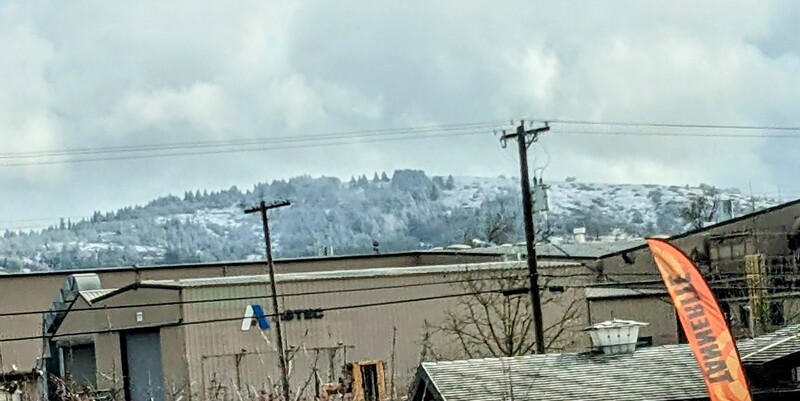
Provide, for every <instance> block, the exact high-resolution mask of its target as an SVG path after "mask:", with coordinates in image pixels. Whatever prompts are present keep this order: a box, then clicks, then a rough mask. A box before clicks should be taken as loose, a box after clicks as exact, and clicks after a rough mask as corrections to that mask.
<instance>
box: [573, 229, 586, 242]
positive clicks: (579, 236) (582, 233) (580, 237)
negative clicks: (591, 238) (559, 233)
mask: <svg viewBox="0 0 800 401" xmlns="http://www.w3.org/2000/svg"><path fill="white" fill-rule="evenodd" d="M572 234H574V235H575V242H577V243H582V242H586V227H578V228H576V229H574V230H572Z"/></svg>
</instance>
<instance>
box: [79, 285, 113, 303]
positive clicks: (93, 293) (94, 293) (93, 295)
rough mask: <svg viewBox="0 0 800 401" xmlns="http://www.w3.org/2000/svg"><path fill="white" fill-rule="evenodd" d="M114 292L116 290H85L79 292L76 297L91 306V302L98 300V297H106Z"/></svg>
mask: <svg viewBox="0 0 800 401" xmlns="http://www.w3.org/2000/svg"><path fill="white" fill-rule="evenodd" d="M116 290H117V289H116V288H105V289H100V290H86V291H79V292H78V295H80V296H81V297H83V299H85V300H86V302H88V303H90V304H91V303H92V301H94V300H95V299H97V298H100V297H102V296H104V295H108V294H110V293H112V292H114V291H116Z"/></svg>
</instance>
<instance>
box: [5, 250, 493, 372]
mask: <svg viewBox="0 0 800 401" xmlns="http://www.w3.org/2000/svg"><path fill="white" fill-rule="evenodd" d="M502 259H503V256H502V255H499V254H497V253H470V254H468V255H466V254H462V253H460V252H457V251H452V250H446V251H440V252H427V251H415V252H403V253H384V254H376V255H342V256H326V257H313V258H296V259H279V260H276V262H275V268H276V271H278V272H308V271H328V270H351V269H352V270H357V269H365V268H376V267H415V266H427V265H440V264H457V263H481V262H492V261H499V260H502ZM265 269H266V263H265V262H264V261H263V260H256V261H236V262H215V263H197V264H182V265H156V266H138V267H132V266H122V267H115V268H103V269H90V270H89V269H86V270H66V271H64V270H62V271H52V272H40V273H19V274H0V382H3V377H5V375H10V376H9V377H16V376H15V375H17V374H20V373H26V374H31V373H33V372H34V371H35V368H36V366H37V359H39V358H40V357H41V355H42V341H41V339H39V338H32V339H27V340H19V338H30V337H37V336H41V334H42V312H43V311H46V310H47V309H48V308H50V306H51V304H52V303H53V294H56V293H57V292H58V291H60V290H61V288H62V286H63V284H64V282H65V281H66V280H67V278H68V277H70V276H71V275H73V274H83V273H92V274H96V275H98V277H99V278H100V280H101V281H102V283H103V286H106V287H109V288H120V287H124V286H127V285H130V284H132V283H135V282H136V281H141V280H174V279H182V278H201V277H227V276H244V275H252V274H263V273H264V272H265ZM29 376H30V375H29Z"/></svg>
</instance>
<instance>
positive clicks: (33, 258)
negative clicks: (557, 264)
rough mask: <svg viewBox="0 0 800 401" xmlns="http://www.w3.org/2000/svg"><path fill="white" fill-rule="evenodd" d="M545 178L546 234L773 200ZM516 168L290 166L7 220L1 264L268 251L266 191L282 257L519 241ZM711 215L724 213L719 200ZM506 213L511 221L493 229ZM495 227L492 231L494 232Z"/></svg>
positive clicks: (672, 228) (628, 228)
mask: <svg viewBox="0 0 800 401" xmlns="http://www.w3.org/2000/svg"><path fill="white" fill-rule="evenodd" d="M570 181H572V182H550V183H547V187H548V189H547V196H548V199H549V201H548V206H549V208H548V211H547V212H546V213H540V214H538V215H537V219H538V220H539V227H544V228H546V229H543V233H542V234H543V235H546V236H548V237H550V238H551V239H553V240H556V239H564V238H568V237H569V234H570V233H571V232H572V229H574V228H576V227H585V228H586V229H587V234H588V235H589V236H590V237H591V236H594V237H602V236H612V237H617V238H631V237H634V238H635V237H641V236H644V235H650V234H671V233H677V232H680V231H682V230H684V229H686V228H687V227H688V223H687V221H686V220H685V219H684V218H683V217H682V213H681V211H682V210H683V209H684V208H685V207H687V206H688V205H689V204H690V203H691V202H692V200H693V199H695V197H705V199H709V200H710V199H711V198H715V199H718V200H725V199H730V201H731V205H732V213H733V214H734V215H741V214H744V213H747V212H749V211H751V210H752V209H753V208H755V209H760V208H764V207H768V206H771V205H774V204H775V203H776V202H775V201H773V200H769V199H754V200H751V199H750V198H749V197H746V196H743V195H741V194H740V193H739V192H738V191H736V190H722V191H718V190H716V189H714V188H712V187H710V186H705V185H703V186H701V187H699V188H694V187H676V186H669V187H668V186H658V185H609V184H592V183H578V182H575V181H574V180H570ZM518 188H519V187H518V179H517V178H514V177H498V178H480V177H428V176H427V175H426V174H425V173H424V172H422V171H415V170H400V171H396V172H395V173H394V174H393V175H392V178H391V179H389V178H388V176H386V175H383V177H381V178H379V176H378V175H377V174H376V175H375V177H374V178H373V179H368V178H367V177H366V176H362V177H360V178H358V179H355V178H354V179H352V180H350V182H341V181H340V180H338V179H336V178H330V177H320V178H311V177H307V176H304V177H295V178H292V179H289V180H288V181H284V180H281V181H273V182H272V183H269V184H267V183H261V184H257V185H255V186H254V187H253V188H252V189H250V190H247V191H242V190H239V189H238V188H235V187H233V188H230V189H228V190H224V191H218V192H211V193H208V192H205V191H203V192H202V193H201V191H194V192H185V193H184V195H183V197H176V196H166V197H162V198H159V199H156V200H154V201H152V202H150V203H149V204H147V205H145V206H134V207H126V208H123V209H120V210H118V211H116V212H111V213H104V214H102V213H99V212H96V213H95V214H94V215H93V216H92V217H91V218H88V219H85V220H82V221H79V222H71V221H64V222H62V223H61V224H59V225H58V226H53V227H50V228H48V229H45V230H42V231H37V232H11V231H7V232H6V233H5V234H4V235H3V237H2V238H0V269H2V270H0V271H6V272H11V271H20V270H23V269H26V270H44V269H70V268H81V267H97V266H124V265H132V264H139V265H142V264H158V263H182V262H202V261H216V260H236V259H252V258H260V257H262V256H263V250H262V244H263V242H262V241H263V240H262V239H261V235H262V234H261V226H260V221H259V220H258V218H257V216H255V215H245V214H244V213H242V210H243V207H244V206H245V205H250V204H253V203H256V202H257V201H259V200H261V199H266V200H271V199H281V198H288V199H290V200H292V202H293V205H292V207H291V208H287V209H285V210H279V211H277V212H275V214H274V218H273V220H272V221H273V223H272V227H273V231H274V238H273V239H274V244H275V245H274V246H275V251H276V254H277V255H278V256H281V257H291V256H308V255H316V254H318V253H319V252H320V250H321V249H323V248H326V247H327V248H329V249H330V248H332V249H333V251H334V252H336V253H338V254H342V253H361V252H370V251H371V249H372V243H373V241H378V242H379V243H380V246H381V249H382V250H383V251H400V250H409V249H419V248H421V247H422V248H425V247H435V246H446V245H450V244H453V243H463V242H465V241H469V240H471V239H473V238H477V239H481V240H487V239H491V240H494V241H496V242H501V241H502V242H505V241H518V240H521V239H522V234H521V220H522V219H521V214H520V213H521V206H520V196H519V189H518ZM712 218H713V219H717V220H719V219H722V218H725V216H723V213H721V210H719V213H717V214H716V215H715V216H714V217H712ZM499 222H505V223H507V224H506V225H507V226H508V228H507V229H504V230H501V231H497V230H494V231H491V234H488V233H489V232H490V230H488V228H490V226H497V225H498V223H499ZM488 236H495V238H488Z"/></svg>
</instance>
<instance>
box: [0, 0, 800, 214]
mask: <svg viewBox="0 0 800 401" xmlns="http://www.w3.org/2000/svg"><path fill="white" fill-rule="evenodd" d="M798 10H800V6H797V5H796V4H795V3H793V2H755V1H741V2H729V1H719V2H705V3H703V4H701V5H698V4H695V3H693V2H661V3H653V2H647V3H644V2H635V1H629V2H622V1H615V2H602V3H601V2H592V3H587V2H556V3H551V4H534V3H531V2H522V1H520V2H505V3H502V5H498V4H496V2H469V3H464V2H455V1H452V2H447V1H442V2H402V3H380V4H379V3H374V2H346V1H342V2H335V3H333V2H315V3H310V2H308V3H298V2H270V3H268V4H265V3H263V2H245V3H243V4H239V5H237V6H235V7H233V6H227V5H226V4H224V3H208V4H205V5H202V6H201V5H199V4H198V3H188V2H186V3H183V2H169V3H163V2H154V3H150V4H144V3H135V4H129V5H127V7H124V8H123V7H120V6H118V5H113V6H112V5H110V4H106V3H104V2H71V3H69V4H67V3H58V2H52V3H36V4H33V3H28V2H4V3H0V53H2V54H3V55H4V57H0V88H2V91H0V147H2V150H3V151H5V152H13V151H31V150H51V149H63V148H76V147H92V146H113V145H123V144H124V145H128V144H146V143H164V142H178V141H189V140H192V141H196V140H218V139H232V138H252V137H265V136H266V137H269V136H278V135H308V134H314V133H326V132H336V131H345V130H358V129H365V128H380V127H398V126H414V125H422V124H447V123H454V122H473V121H485V120H507V119H509V118H518V117H523V116H524V117H542V118H544V117H547V118H580V119H599V120H628V121H668V122H684V123H687V122H708V123H724V124H796V122H797V119H796V117H795V115H794V114H795V111H796V110H798V106H800V104H798V103H800V100H798V99H800V97H799V96H798V94H800V75H798V67H799V66H800V61H799V59H798V48H797V45H796V43H795V41H794V38H795V37H796V36H797V35H794V34H793V33H794V32H796V30H797V28H796V27H794V25H793V23H794V21H795V20H796V19H795V18H790V17H789V16H792V15H797V14H798ZM581 129H585V127H559V128H558V130H561V131H566V130H572V131H577V130H581ZM558 130H557V129H555V128H554V131H558ZM642 130H644V129H639V131H642ZM650 131H655V130H650ZM776 141H778V140H767V139H764V138H749V139H721V138H714V139H709V138H702V139H687V138H670V137H636V138H620V137H613V136H608V137H606V136H603V137H587V136H585V135H583V136H581V135H574V134H563V135H561V134H557V133H555V132H554V133H553V134H552V135H550V136H548V137H546V138H545V139H544V140H543V142H542V145H543V146H544V147H545V148H546V149H545V150H546V153H547V154H549V155H550V163H549V166H548V170H547V172H546V174H547V177H551V178H553V179H560V178H563V177H564V176H567V175H574V176H578V177H579V178H580V179H582V180H592V181H613V182H624V181H635V182H665V183H699V182H710V183H715V184H718V185H724V186H730V185H739V186H746V185H747V183H748V182H754V183H755V185H754V186H755V188H756V190H757V191H771V190H773V188H774V187H775V186H777V185H779V184H780V185H783V188H784V191H786V192H797V193H800V185H797V184H794V181H795V180H794V178H793V176H792V174H791V173H789V171H792V170H795V171H796V170H797V168H798V167H800V165H798V164H800V163H798V161H797V158H796V157H793V156H792V152H791V150H790V149H792V147H795V148H796V144H797V142H795V141H793V140H783V142H776ZM443 149H446V151H443ZM538 152H540V154H544V153H542V152H543V150H542V149H539V150H538ZM538 162H539V163H541V162H542V160H541V159H539V161H538ZM400 167H414V168H424V169H427V170H429V171H433V172H435V173H440V174H447V173H454V174H476V175H480V174H483V175H498V174H513V173H514V172H515V169H514V160H513V154H509V151H503V150H501V149H500V148H499V146H498V144H497V141H496V139H495V138H493V137H492V136H491V133H490V132H489V130H487V133H486V135H485V136H478V137H468V138H462V139H459V140H457V141H451V140H448V139H435V140H429V141H409V142H396V143H377V144H375V143H373V144H369V143H365V144H362V145H351V146H346V147H341V146H340V147H323V148H306V149H295V150H283V151H271V152H263V153H239V154H226V155H214V156H197V157H182V158H171V159H154V160H146V161H118V162H104V163H88V164H65V165H55V166H38V167H25V168H0V188H2V192H3V193H4V194H11V195H12V196H11V199H10V200H6V201H4V207H3V208H2V212H1V213H0V220H11V219H22V218H34V217H41V216H54V215H55V216H57V215H73V214H86V213H89V212H90V211H91V210H94V209H108V208H113V207H117V206H122V205H125V204H129V203H133V202H143V201H146V200H148V199H150V198H152V197H154V196H156V195H160V194H164V193H167V192H175V193H180V192H182V191H183V190H185V189H190V188H198V187H208V188H220V187H227V186H230V185H232V184H238V185H244V186H247V185H250V184H252V183H254V182H256V181H259V180H265V179H273V178H279V177H286V176H290V175H295V174H302V173H309V174H329V175H338V176H343V177H349V176H350V175H352V174H361V173H370V174H371V172H372V171H375V170H379V171H380V170H387V171H391V170H392V169H394V168H400ZM53 199H58V202H57V203H56V206H53V205H52V204H53V202H52V201H53Z"/></svg>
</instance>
